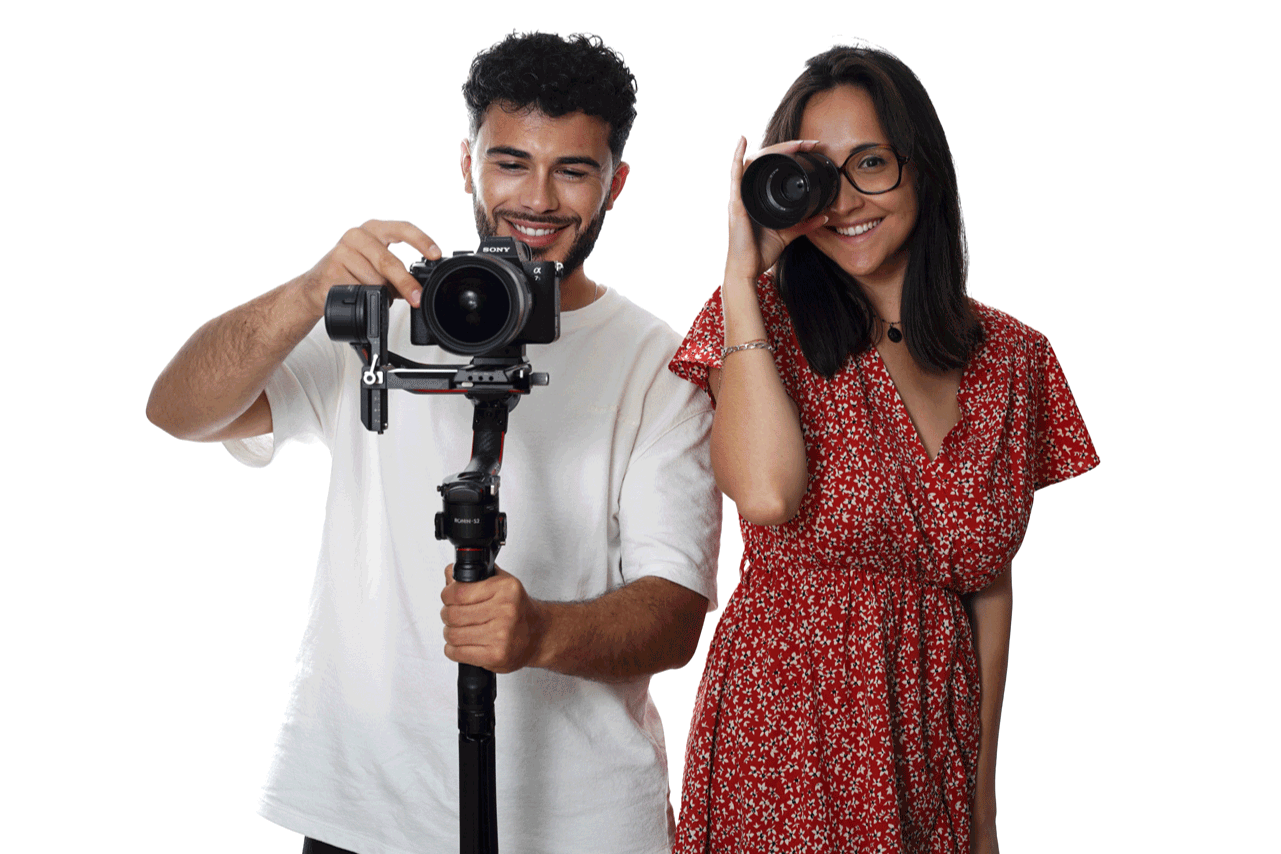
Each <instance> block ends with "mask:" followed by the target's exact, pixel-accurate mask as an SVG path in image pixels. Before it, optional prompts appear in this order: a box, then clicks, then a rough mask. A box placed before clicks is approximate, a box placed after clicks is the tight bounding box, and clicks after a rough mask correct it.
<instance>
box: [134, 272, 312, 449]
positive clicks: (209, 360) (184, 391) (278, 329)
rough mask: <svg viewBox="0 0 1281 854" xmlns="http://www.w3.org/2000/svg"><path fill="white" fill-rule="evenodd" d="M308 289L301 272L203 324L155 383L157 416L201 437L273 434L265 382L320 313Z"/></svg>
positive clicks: (150, 408) (169, 426)
mask: <svg viewBox="0 0 1281 854" xmlns="http://www.w3.org/2000/svg"><path fill="white" fill-rule="evenodd" d="M302 291H303V285H302V282H301V277H300V278H299V279H295V280H294V281H292V282H289V283H287V284H284V285H281V286H280V287H278V288H276V289H275V290H272V291H269V292H267V293H265V294H263V295H262V296H260V297H258V298H257V299H254V300H252V301H250V302H247V303H245V304H244V305H242V306H239V307H238V308H234V309H232V310H231V311H229V312H227V313H226V314H223V315H221V316H219V317H216V318H214V319H213V320H211V321H209V322H208V323H206V324H205V325H204V326H202V327H200V329H198V330H196V332H195V334H193V335H192V336H191V338H189V339H188V340H187V343H186V344H184V345H183V346H182V349H180V350H179V351H178V353H177V355H175V356H174V357H173V359H172V360H171V361H170V362H169V364H168V365H167V366H166V367H165V369H164V370H163V371H162V372H161V374H160V377H159V378H158V379H157V380H156V383H155V385H154V386H153V387H152V389H151V398H150V399H149V400H148V401H147V417H148V418H149V419H150V420H151V422H152V423H153V424H155V425H156V426H158V427H160V428H161V429H163V430H165V431H166V432H168V433H171V434H173V435H174V436H177V437H178V438H180V439H193V440H198V441H222V440H224V439H232V438H243V437H245V436H254V435H259V434H262V433H266V432H270V430H271V411H270V409H269V408H268V407H267V405H266V401H265V398H263V396H262V391H263V388H264V387H265V386H266V384H267V380H268V379H269V378H270V377H271V374H272V372H273V371H275V370H276V368H277V367H278V366H279V365H280V364H281V363H282V362H283V361H284V359H285V357H286V356H288V355H289V353H290V351H292V350H293V348H294V347H296V346H297V345H298V342H299V341H301V340H302V339H303V338H304V337H306V335H307V333H308V332H310V331H311V329H312V327H314V326H315V325H316V321H317V320H319V318H320V315H318V314H316V312H315V307H314V306H313V305H311V304H310V303H309V301H308V300H307V299H306V298H305V297H304V296H303V293H302Z"/></svg>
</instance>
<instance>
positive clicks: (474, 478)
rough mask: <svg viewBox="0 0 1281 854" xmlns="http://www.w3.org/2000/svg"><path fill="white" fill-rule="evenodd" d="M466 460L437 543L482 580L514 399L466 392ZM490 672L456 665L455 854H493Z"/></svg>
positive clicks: (439, 522) (464, 577)
mask: <svg viewBox="0 0 1281 854" xmlns="http://www.w3.org/2000/svg"><path fill="white" fill-rule="evenodd" d="M468 396H469V397H472V401H473V403H475V405H476V411H475V415H474V416H473V419H472V434H473V435H472V458H471V462H469V463H468V464H467V468H465V469H463V471H461V472H460V473H458V474H457V475H455V476H454V477H452V478H450V479H449V480H446V481H445V482H444V483H443V484H441V487H440V492H441V495H442V496H443V498H444V504H445V508H444V512H442V513H440V514H438V515H437V516H436V538H437V539H448V540H449V541H450V542H452V543H453V544H454V580H455V581H459V582H464V583H471V582H476V581H482V580H484V579H486V578H489V577H490V576H492V575H493V574H494V560H495V558H496V557H497V555H498V550H499V548H501V547H502V545H503V542H504V541H505V540H506V538H507V517H506V516H505V515H504V514H503V513H500V512H499V511H498V484H499V479H498V470H499V468H501V467H502V458H503V436H504V434H505V433H506V431H507V413H508V411H509V410H510V409H511V407H513V406H515V404H516V401H517V400H518V399H519V398H517V397H516V396H515V395H474V396H473V395H468ZM497 693H498V690H497V684H496V679H495V676H494V674H493V673H492V672H491V671H489V670H486V669H485V668H483V667H476V666H473V665H470V664H460V665H458V789H459V791H458V803H459V843H460V845H459V850H460V852H461V854H498V812H497V803H496V787H495V774H494V698H495V697H496V696H497Z"/></svg>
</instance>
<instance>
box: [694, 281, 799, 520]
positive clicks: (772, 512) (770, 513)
mask: <svg viewBox="0 0 1281 854" xmlns="http://www.w3.org/2000/svg"><path fill="white" fill-rule="evenodd" d="M721 300H722V305H723V308H724V312H725V346H726V347H733V346H737V345H739V344H744V343H747V342H749V341H755V340H766V338H767V336H766V332H765V322H764V320H763V318H762V316H761V310H760V305H759V304H758V303H757V299H756V284H755V281H753V280H749V279H746V278H745V277H741V276H734V275H732V274H730V273H728V272H727V275H726V279H725V284H724V286H723V287H722V288H721ZM710 379H711V385H712V393H713V395H714V396H715V398H716V416H715V420H714V421H713V422H712V447H711V453H712V468H713V470H714V471H715V473H716V483H717V485H718V486H719V487H720V489H721V491H722V492H724V493H725V494H726V495H728V496H729V497H730V498H732V499H733V500H734V503H735V504H736V505H737V506H738V512H739V513H740V514H741V515H742V516H743V518H744V519H747V520H748V521H749V522H754V523H756V524H760V525H781V524H782V523H784V522H786V521H787V520H788V519H791V518H792V517H793V516H794V515H796V510H797V508H798V507H799V506H800V503H801V498H802V497H803V496H804V494H805V487H806V485H807V482H808V475H807V471H806V466H805V439H804V436H803V435H802V433H801V421H800V415H799V414H798V412H797V409H796V404H795V403H793V402H792V399H791V398H790V397H789V396H788V394H787V390H786V389H785V388H784V387H783V381H782V380H781V379H780V378H779V375H778V370H777V369H776V368H775V367H774V354H773V352H771V351H770V350H768V349H764V348H761V349H754V350H739V351H737V352H734V353H730V354H729V355H728V356H726V357H725V361H724V366H723V368H721V369H720V370H715V369H713V371H712V375H711V378H710Z"/></svg>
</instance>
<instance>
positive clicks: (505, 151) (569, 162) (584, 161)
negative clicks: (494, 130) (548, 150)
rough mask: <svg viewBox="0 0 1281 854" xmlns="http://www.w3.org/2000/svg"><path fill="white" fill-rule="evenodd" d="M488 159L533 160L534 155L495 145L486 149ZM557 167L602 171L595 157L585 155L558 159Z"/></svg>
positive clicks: (517, 149) (506, 146) (508, 146)
mask: <svg viewBox="0 0 1281 854" xmlns="http://www.w3.org/2000/svg"><path fill="white" fill-rule="evenodd" d="M485 156H486V157H504V156H505V157H515V158H517V159H518V160H532V159H533V155H531V154H530V153H529V152H528V151H522V150H521V149H519V148H513V147H512V146H510V145H495V146H494V147H493V148H487V149H485ZM556 165H557V166H590V167H592V168H593V169H597V170H599V169H601V168H602V167H601V165H600V163H599V162H598V161H597V160H596V159H595V158H594V157H587V156H584V155H570V156H567V157H557V158H556Z"/></svg>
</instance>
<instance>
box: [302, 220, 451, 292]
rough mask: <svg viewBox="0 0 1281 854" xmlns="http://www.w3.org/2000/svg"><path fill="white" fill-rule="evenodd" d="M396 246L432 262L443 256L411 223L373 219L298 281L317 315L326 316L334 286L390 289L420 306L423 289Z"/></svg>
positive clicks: (341, 242)
mask: <svg viewBox="0 0 1281 854" xmlns="http://www.w3.org/2000/svg"><path fill="white" fill-rule="evenodd" d="M393 243H408V244H409V245H410V246H412V247H414V248H415V249H417V250H418V251H419V252H421V253H422V254H423V255H424V256H426V257H427V258H430V259H431V260H433V261H434V260H438V259H439V258H440V256H441V253H440V247H439V246H437V245H436V242H435V241H434V240H432V239H431V238H430V237H428V236H427V235H426V234H424V233H423V232H422V231H421V230H419V229H418V227H417V226H415V225H413V224H412V223H408V222H384V221H383V220H377V219H371V220H370V221H369V222H367V223H365V224H364V225H362V226H360V227H359V228H353V229H351V230H350V231H348V232H347V233H346V234H344V235H343V236H342V239H341V240H339V241H338V245H337V246H335V247H334V248H333V249H331V250H329V253H328V254H327V255H325V257H324V258H321V259H320V261H319V262H317V264H316V266H314V267H312V268H311V269H310V270H308V271H307V272H306V273H303V274H302V275H301V276H299V277H298V279H296V280H295V281H297V282H298V284H299V285H301V286H302V289H303V292H304V294H305V295H306V298H307V300H308V302H309V303H310V304H311V306H312V308H313V309H315V310H316V314H317V315H323V314H324V311H325V297H326V296H328V294H329V289H330V288H331V287H333V286H334V285H353V284H361V285H391V286H392V287H393V288H395V289H396V291H397V292H398V293H399V294H400V296H402V297H404V298H405V299H406V300H408V301H409V303H410V305H413V306H417V305H418V302H419V300H420V299H421V297H422V288H420V287H419V286H418V280H417V279H415V278H414V277H413V276H411V275H410V274H409V271H408V270H406V269H405V265H404V264H402V263H401V261H400V259H399V258H397V257H396V256H395V255H393V254H392V253H391V251H390V250H389V249H388V247H390V246H391V245H392V244H393Z"/></svg>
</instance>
